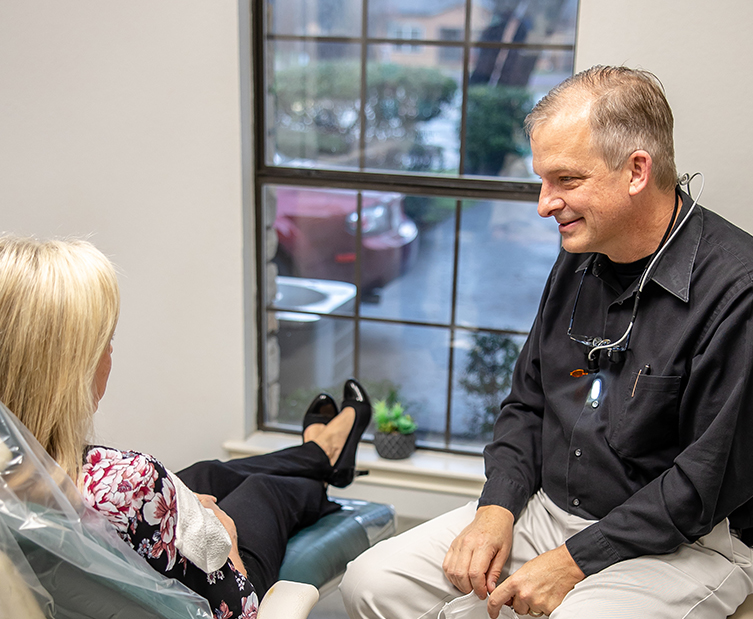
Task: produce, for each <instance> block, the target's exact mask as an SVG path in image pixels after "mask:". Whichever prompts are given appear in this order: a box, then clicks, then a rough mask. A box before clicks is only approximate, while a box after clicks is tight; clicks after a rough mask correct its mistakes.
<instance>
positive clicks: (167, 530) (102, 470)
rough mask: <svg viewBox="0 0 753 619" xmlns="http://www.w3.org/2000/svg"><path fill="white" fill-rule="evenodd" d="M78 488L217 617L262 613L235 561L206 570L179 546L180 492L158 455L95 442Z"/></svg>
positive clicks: (159, 567) (157, 566) (140, 550)
mask: <svg viewBox="0 0 753 619" xmlns="http://www.w3.org/2000/svg"><path fill="white" fill-rule="evenodd" d="M78 487H79V489H80V490H81V493H82V495H83V496H84V499H85V500H86V502H87V503H88V504H89V505H90V506H91V507H93V508H94V509H95V510H97V511H99V512H100V513H102V514H103V515H104V516H106V517H107V519H108V520H109V521H110V522H111V523H112V524H113V526H114V527H115V529H116V530H117V532H118V534H119V535H120V537H122V538H123V539H124V540H125V541H126V542H127V543H128V544H130V546H131V547H132V548H133V549H134V550H135V551H136V552H137V553H138V554H139V555H141V556H142V557H144V558H145V559H146V560H147V561H148V562H149V564H150V565H151V566H152V567H153V568H155V569H156V570H158V571H160V572H162V573H163V574H165V575H166V576H169V577H171V578H176V579H177V580H180V581H182V582H183V583H184V584H186V585H188V586H189V587H190V588H192V589H194V591H196V592H197V593H198V594H199V595H201V596H203V597H205V598H206V599H207V600H208V601H209V603H210V605H211V607H212V612H213V613H214V615H215V617H217V618H218V619H220V618H222V619H230V618H231V617H232V618H233V619H236V618H240V619H255V618H256V614H257V609H258V597H257V595H256V592H255V591H254V588H253V586H252V585H251V583H250V582H249V581H248V579H246V577H245V576H243V575H242V574H241V573H239V572H238V571H237V570H236V569H235V568H234V566H233V564H232V562H230V561H228V562H226V563H225V565H224V566H223V567H222V568H221V569H220V570H217V571H216V572H213V573H211V574H205V573H204V572H202V571H201V570H200V568H198V567H197V566H195V565H194V564H193V563H191V562H190V561H188V560H187V559H186V558H185V557H183V556H182V555H181V554H180V552H179V551H178V550H177V548H176V547H175V531H176V528H177V521H178V512H177V500H176V491H175V486H174V484H173V482H172V480H171V479H170V477H169V476H168V474H167V471H166V469H165V468H164V466H163V465H162V464H161V463H160V462H159V461H158V460H155V459H154V458H153V457H151V456H149V455H146V454H141V453H138V452H132V451H119V450H117V449H110V448H106V447H92V448H90V449H89V450H88V451H87V453H86V455H85V459H84V464H83V467H82V469H81V474H80V476H79V479H78ZM226 576H227V579H226ZM225 582H227V584H224V583H225ZM228 585H229V586H228Z"/></svg>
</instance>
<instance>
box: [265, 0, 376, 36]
mask: <svg viewBox="0 0 753 619" xmlns="http://www.w3.org/2000/svg"><path fill="white" fill-rule="evenodd" d="M267 12H268V15H267V24H268V26H269V31H270V32H271V33H273V34H294V35H308V36H350V37H352V36H358V35H360V32H361V3H360V2H353V1H352V0H273V1H270V2H268V3H267Z"/></svg>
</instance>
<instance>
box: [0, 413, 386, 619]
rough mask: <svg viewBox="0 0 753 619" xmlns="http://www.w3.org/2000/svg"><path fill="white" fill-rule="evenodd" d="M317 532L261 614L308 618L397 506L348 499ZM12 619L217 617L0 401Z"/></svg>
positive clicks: (5, 604) (3, 601)
mask: <svg viewBox="0 0 753 619" xmlns="http://www.w3.org/2000/svg"><path fill="white" fill-rule="evenodd" d="M382 508H385V509H386V512H385V509H382ZM385 514H386V515H387V518H385ZM333 517H334V518H333ZM328 519H329V520H328ZM310 529H312V530H311V531H309V530H308V529H304V530H303V531H301V532H300V533H299V534H298V535H297V536H296V537H295V538H294V539H291V543H290V544H289V546H288V555H286V558H285V564H284V565H283V573H287V574H289V576H288V578H290V580H285V578H286V577H285V576H281V578H283V579H282V580H280V581H278V582H277V583H275V584H274V585H273V586H272V588H270V590H269V591H268V592H267V594H266V595H265V596H264V599H263V600H262V602H261V604H260V607H259V612H258V615H257V617H258V619H305V617H307V616H308V614H309V612H310V611H311V608H312V607H313V606H314V604H316V602H317V600H318V599H319V591H318V588H317V587H318V586H322V587H323V586H326V584H327V583H331V582H333V581H334V582H336V581H337V578H338V577H339V575H341V574H342V572H343V571H344V569H345V564H346V563H347V561H349V560H351V559H353V558H355V556H357V554H359V553H360V552H362V551H363V550H365V549H366V548H368V546H369V545H370V544H372V543H374V541H376V540H377V539H381V538H382V537H384V536H388V535H391V534H392V533H393V532H394V510H392V509H391V508H390V507H388V506H375V505H374V504H369V503H365V502H357V501H356V502H354V501H350V502H345V504H344V505H343V510H341V512H336V513H334V514H330V515H329V516H327V517H325V518H323V519H322V520H320V521H319V522H318V523H316V524H315V525H313V527H310ZM354 553H355V554H354ZM317 559H318V560H317ZM293 580H297V581H299V582H292V581H293ZM5 617H23V618H24V619H41V618H43V617H46V618H50V617H54V618H56V619H74V618H75V619H83V618H86V619H89V618H90V619H104V618H108V619H189V618H191V619H213V616H212V613H211V611H210V608H209V605H208V603H207V602H206V600H204V599H203V598H201V597H200V596H198V595H197V594H195V593H194V592H193V591H190V590H189V589H188V588H186V587H184V586H183V585H182V584H181V583H179V582H177V581H175V580H172V579H168V578H165V577H164V576H162V575H161V574H159V573H157V572H156V571H154V570H153V569H152V568H151V567H149V565H148V564H147V563H146V562H144V561H143V559H142V558H141V557H139V556H138V555H137V554H136V553H135V552H134V551H133V550H132V549H131V548H130V547H129V546H128V545H127V544H126V543H125V542H123V540H121V539H120V538H119V537H118V536H117V534H116V533H115V532H114V530H113V529H112V527H111V526H110V524H109V523H108V522H107V521H106V520H105V518H104V517H102V516H101V515H100V514H99V513H97V512H95V511H94V510H92V509H90V508H89V507H88V506H87V505H86V504H85V503H84V502H83V499H82V498H81V496H80V494H79V492H78V490H77V489H76V487H75V485H74V483H73V482H72V481H71V479H70V478H69V477H68V476H67V475H66V474H65V473H64V472H63V471H62V469H60V467H59V466H58V465H57V464H56V463H55V462H54V461H53V460H52V458H50V456H49V455H48V454H47V453H46V452H45V450H44V449H43V448H42V447H41V445H39V443H38V442H37V441H36V439H35V438H34V437H33V436H32V435H31V433H30V432H29V431H28V430H27V429H26V428H25V427H24V426H23V424H21V423H20V422H19V421H18V419H17V418H16V417H15V416H14V415H13V414H12V413H10V412H9V411H8V409H7V408H5V407H4V406H3V405H2V404H0V618H2V619H4V618H5Z"/></svg>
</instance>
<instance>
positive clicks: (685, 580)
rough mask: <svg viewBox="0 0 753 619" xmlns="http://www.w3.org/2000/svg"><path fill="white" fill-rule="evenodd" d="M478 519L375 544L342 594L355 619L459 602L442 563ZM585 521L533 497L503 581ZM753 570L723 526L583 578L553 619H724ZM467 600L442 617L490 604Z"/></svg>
mask: <svg viewBox="0 0 753 619" xmlns="http://www.w3.org/2000/svg"><path fill="white" fill-rule="evenodd" d="M475 511H476V503H475V502H471V503H469V504H468V505H466V506H465V507H461V508H458V509H456V510H453V511H451V512H448V513H447V514H444V515H442V516H439V517H438V518H435V519H434V520H431V521H429V522H426V523H424V524H423V525H421V526H418V527H416V528H415V529H411V530H410V531H407V532H406V533H403V534H402V535H399V536H397V537H394V538H392V539H389V540H385V541H383V542H380V543H379V544H377V545H376V546H374V547H373V548H371V549H370V550H367V551H366V552H365V553H363V554H362V555H361V556H360V557H358V559H356V560H355V561H353V562H352V563H351V564H350V565H349V566H348V570H347V572H346V573H345V576H344V578H343V581H342V584H341V585H340V589H341V591H342V594H343V600H344V602H345V608H346V610H347V611H348V615H349V616H350V617H351V619H429V618H431V619H436V618H437V617H438V615H439V612H440V611H441V610H443V608H444V607H445V605H446V604H447V603H449V602H451V601H453V600H455V599H456V598H459V597H461V596H462V594H461V592H460V591H458V590H457V589H456V588H455V587H453V586H452V585H451V584H450V582H449V581H448V580H447V579H446V578H445V576H444V573H443V572H442V560H443V559H444V556H445V554H446V552H447V549H448V548H449V546H450V544H451V543H452V541H453V540H454V539H455V537H456V536H457V535H458V534H459V533H460V532H461V531H462V530H463V529H464V528H465V527H466V526H467V525H468V524H469V523H470V522H471V521H472V520H473V517H474V514H475ZM591 522H593V521H589V520H584V519H583V518H578V517H577V516H572V515H570V514H568V513H567V512H565V511H563V510H561V509H560V508H558V507H557V506H556V505H554V503H552V501H551V500H550V499H549V498H548V497H547V496H546V495H545V494H544V493H543V492H539V493H538V494H537V495H535V496H534V497H532V498H531V500H530V501H529V502H528V505H527V507H526V508H525V510H524V511H523V513H522V514H521V515H520V518H519V519H518V522H517V523H516V524H515V528H514V531H513V544H512V552H511V555H510V558H509V559H508V563H507V566H506V572H505V573H503V575H502V577H503V578H504V577H505V576H506V575H507V574H510V573H512V572H514V571H515V570H517V569H518V568H519V567H520V566H521V565H523V563H525V562H526V561H529V560H530V559H532V558H534V557H536V556H538V555H539V554H541V553H543V552H546V551H547V550H551V549H553V548H556V547H557V546H560V545H561V544H563V543H564V542H565V540H566V539H568V538H569V537H570V536H572V535H573V534H575V533H577V532H578V531H580V530H582V529H583V528H585V527H587V526H588V525H589V524H591ZM752 561H753V553H751V550H750V549H749V548H748V547H747V546H746V545H745V544H743V543H742V542H741V541H740V540H738V539H737V538H735V537H734V536H732V535H731V534H730V532H729V526H728V524H727V522H726V521H724V522H722V523H720V524H719V525H717V526H716V527H715V528H714V530H713V531H712V532H711V533H709V534H708V535H706V536H704V537H703V538H701V539H700V540H698V541H697V542H695V543H694V544H684V545H682V546H681V547H680V548H679V549H678V550H677V551H675V552H673V553H671V554H668V555H655V556H654V555H652V556H645V557H639V558H637V559H631V560H628V561H622V562H620V563H616V564H614V565H612V566H610V567H609V568H607V569H605V570H602V571H601V572H599V573H597V574H593V575H592V576H589V577H588V578H586V579H585V580H584V581H582V582H580V583H579V584H578V585H576V587H575V588H574V589H573V590H572V591H571V592H570V593H569V594H568V595H567V596H566V597H565V599H564V601H563V603H562V604H561V605H560V607H559V608H557V609H556V610H555V611H554V612H553V613H552V615H551V618H552V619H576V618H577V619H619V618H623V617H624V618H625V619H643V618H646V619H682V618H685V617H687V618H690V617H693V618H697V619H723V618H724V617H727V616H728V615H730V614H732V613H733V612H734V611H735V609H736V608H737V607H738V606H739V605H740V604H741V603H742V602H743V600H744V599H745V598H746V597H747V596H748V595H749V594H750V593H751V592H753V565H752ZM471 595H473V594H471ZM469 601H470V600H464V601H463V600H459V601H458V602H456V603H455V605H459V606H460V605H462V606H463V607H464V608H465V610H461V611H456V610H453V606H454V605H450V606H449V607H448V608H447V609H445V614H444V616H446V617H448V618H449V617H467V618H468V619H476V617H482V616H483V615H482V614H481V613H480V609H485V607H486V602H482V601H481V600H479V601H478V603H477V604H471V605H470V606H471V607H472V608H468V606H469V604H468V602H469ZM510 616H512V615H511V614H510Z"/></svg>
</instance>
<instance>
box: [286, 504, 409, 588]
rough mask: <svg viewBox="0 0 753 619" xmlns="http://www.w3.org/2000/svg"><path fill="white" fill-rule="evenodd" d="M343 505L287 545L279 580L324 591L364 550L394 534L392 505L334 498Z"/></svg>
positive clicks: (334, 582) (295, 536) (302, 531)
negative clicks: (312, 586)
mask: <svg viewBox="0 0 753 619" xmlns="http://www.w3.org/2000/svg"><path fill="white" fill-rule="evenodd" d="M334 500H335V501H337V502H338V503H340V505H341V506H342V509H340V511H337V512H334V513H333V514H329V515H327V516H325V517H324V518H322V519H321V520H319V521H318V522H317V523H315V524H313V525H311V526H310V527H307V528H305V529H302V530H301V531H299V532H298V533H297V534H296V535H294V536H293V537H292V538H291V539H290V541H289V542H288V548H287V552H286V553H285V559H284V560H283V563H282V567H281V568H280V578H281V579H283V580H292V581H295V582H303V583H308V584H311V585H314V586H315V587H316V588H317V589H319V590H322V591H324V592H326V591H328V590H329V589H330V588H331V587H332V585H333V584H336V583H337V581H338V580H339V578H340V577H341V576H342V575H343V573H344V572H345V567H346V566H347V565H348V563H349V562H350V561H352V560H353V559H355V558H356V557H357V556H358V555H360V554H361V553H362V552H363V551H364V550H367V549H368V548H369V547H371V546H373V545H374V544H376V543H377V542H379V541H381V540H383V539H386V538H388V537H391V536H392V535H394V533H395V529H396V522H395V509H394V507H392V506H391V505H383V504H381V503H371V502H369V501H360V500H355V499H334Z"/></svg>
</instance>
